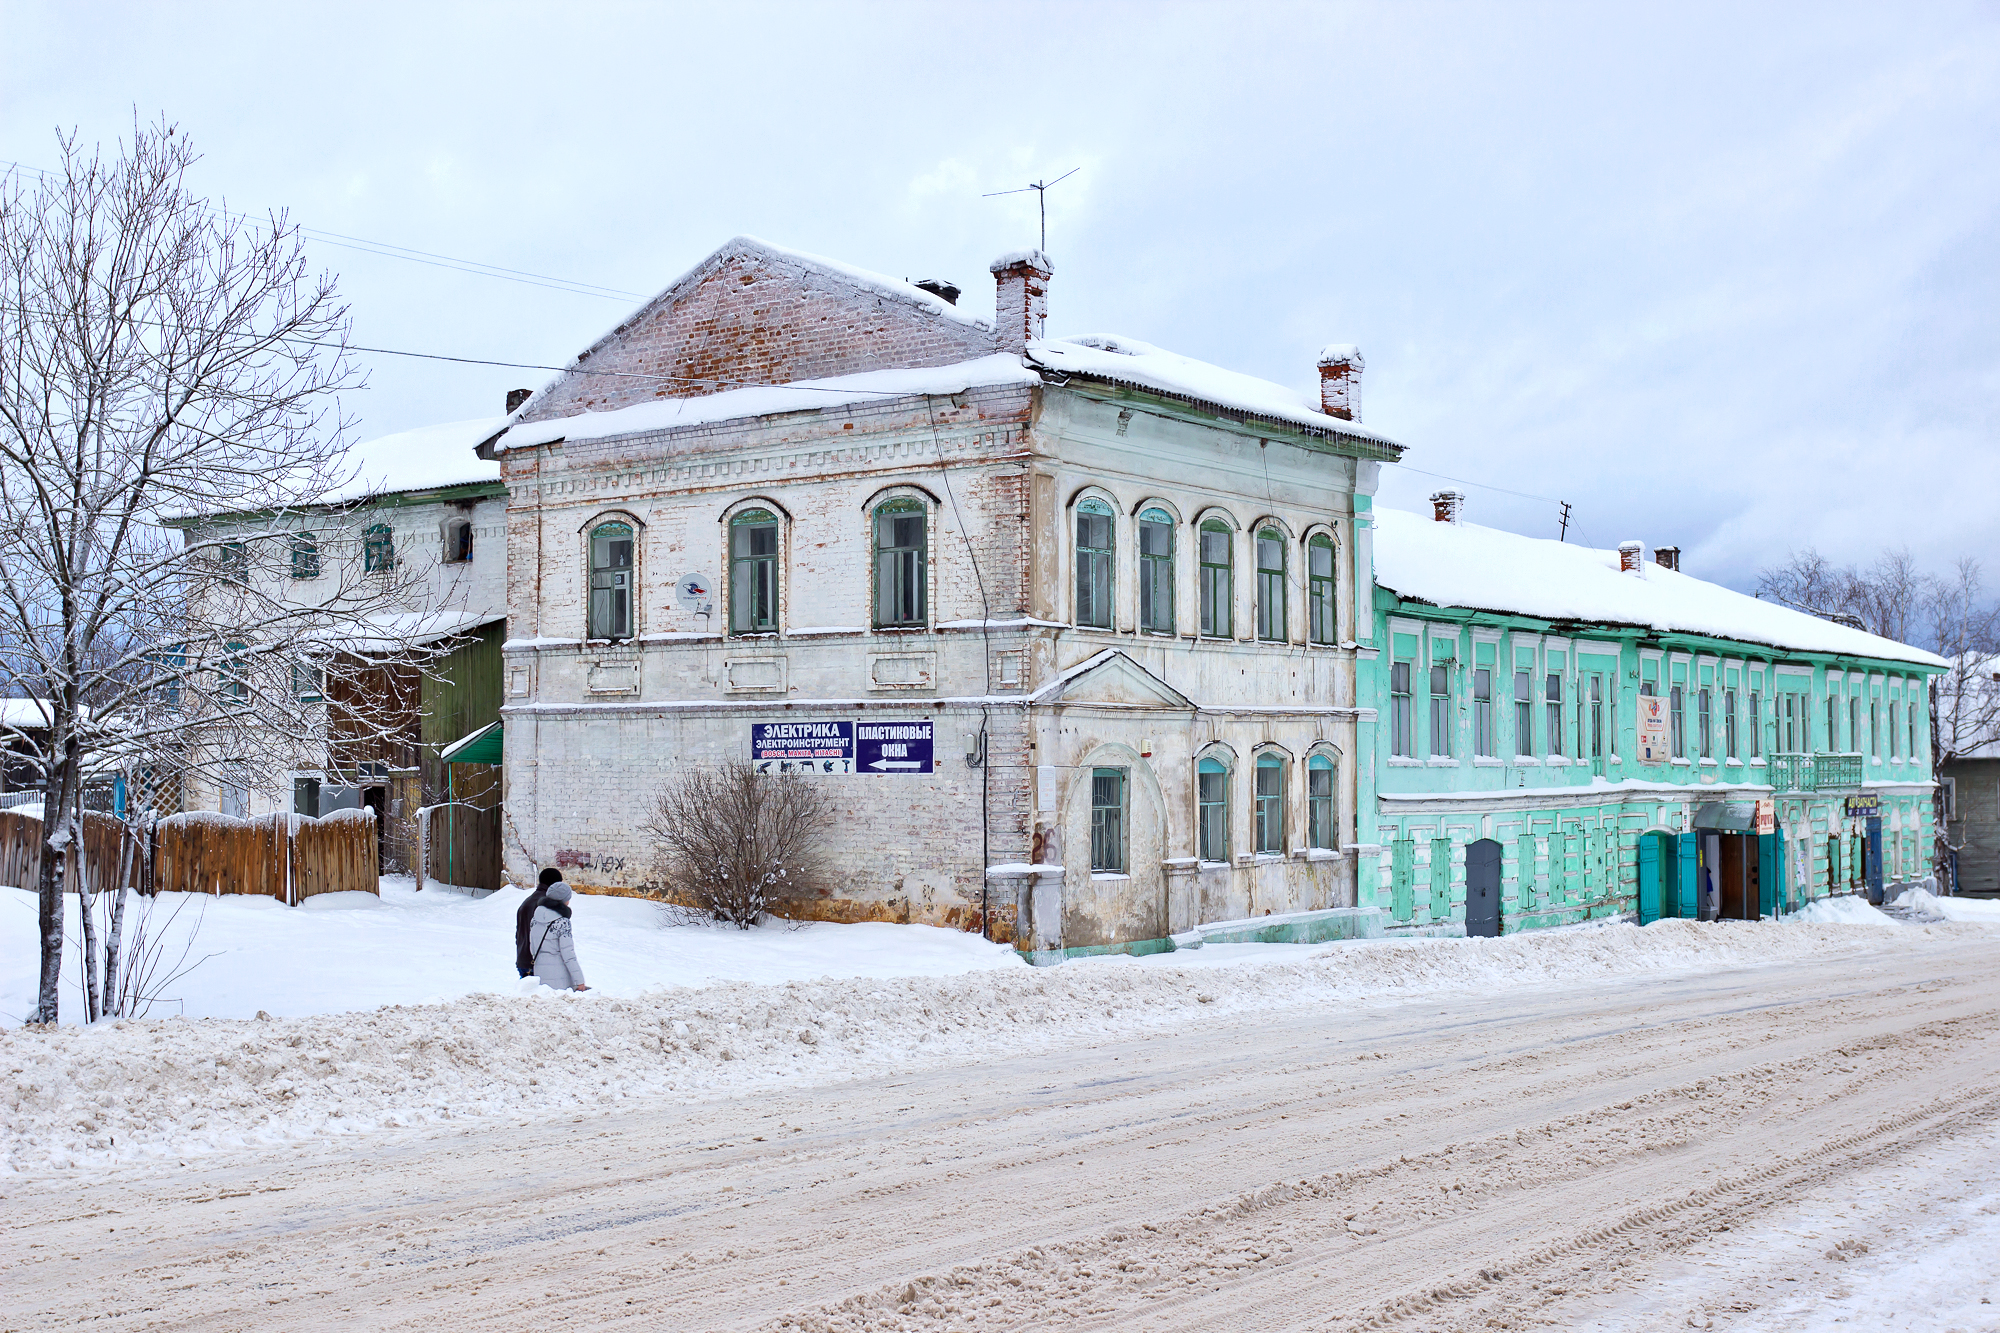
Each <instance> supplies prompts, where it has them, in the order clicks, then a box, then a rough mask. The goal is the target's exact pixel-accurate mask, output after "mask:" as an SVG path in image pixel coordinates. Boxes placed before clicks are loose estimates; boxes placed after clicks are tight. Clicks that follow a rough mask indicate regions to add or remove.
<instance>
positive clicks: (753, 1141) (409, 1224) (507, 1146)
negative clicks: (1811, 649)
mask: <svg viewBox="0 0 2000 1333" xmlns="http://www.w3.org/2000/svg"><path fill="white" fill-rule="evenodd" d="M1961 929H1965V928H1961ZM1996 1127H2000V948H1996V947H1995V941H1994V940H1993V939H1992V937H1991V936H1990V935H1988V934H1986V933H1985V932H1983V931H1974V932H1972V933H1969V934H1958V935H1951V934H1945V935H1940V936H1938V937H1937V938H1935V939H1934V940H1932V941H1929V942H1926V943H1924V944H1923V945H1922V947H1915V948H1903V949H1885V950H1880V951H1869V952H1862V953H1858V954H1854V955H1851V956H1847V957H1839V958H1815V959H1807V960H1802V961H1796V962H1790V963H1785V964H1779V965H1774V966H1768V967H1760V968H1750V969H1735V970H1729V971H1723V972H1719V973H1717V972H1710V973H1707V974H1703V975H1684V976H1678V977H1676V976H1653V977H1635V978H1632V979H1629V980H1625V981H1621V982H1618V983H1615V984H1610V985H1606V984H1602V983H1599V984H1596V985H1592V986H1587V987H1582V986H1579V987H1570V988H1560V987H1541V988H1523V989H1520V990H1515V991H1508V992H1505V993H1503V994H1500V995H1498V996H1496V997H1495V998H1492V999H1488V1000H1480V1001H1469V1000H1465V999H1451V1000H1441V999H1439V998H1436V997H1430V998H1422V999H1412V1000H1407V1001H1404V1002H1400V1003H1380V1004H1375V1005H1364V1006H1360V1007H1350V1008H1349V1009H1348V1010H1346V1011H1345V1012H1342V1013H1340V1014H1338V1015H1333V1014H1329V1013H1328V1012H1326V1011H1325V1010H1323V1009H1318V1008H1308V1007H1304V1006H1294V1007H1283V1006H1279V1007H1274V1008H1271V1009H1269V1010H1268V1011H1266V1012H1264V1013H1262V1014H1255V1013H1246V1012H1242V1011H1240V1010H1239V1011H1230V1012H1224V1013H1222V1014H1219V1015H1216V1016H1214V1017H1213V1018H1206V1017H1204V1018H1197V1019H1195V1020H1193V1021H1191V1022H1189V1023H1187V1024H1184V1025H1183V1026H1182V1027H1181V1028H1180V1029H1179V1030H1178V1031H1159V1030H1154V1031H1151V1032H1150V1033H1148V1034H1145V1035H1133V1036H1126V1037H1122V1038H1112V1039H1106V1040H1103V1041H1101V1042H1096V1043H1090V1042H1083V1043H1080V1044H1079V1043H1074V1042H1064V1043H1061V1044H1059V1045H1054V1046H1037V1047H1036V1048H1035V1049H1032V1050H1026V1051H1023V1052H1021V1053H1018V1054H1011V1055H1010V1054H1008V1053H1006V1052H992V1053H989V1054H988V1055H987V1056H986V1057H985V1058H983V1059H980V1060H977V1061H966V1060H957V1061H952V1062H947V1063H941V1064H934V1065H932V1066H930V1067H927V1068H925V1069H923V1070H921V1071H920V1072H912V1073H906V1074H894V1075H888V1076H883V1077H876V1078H871V1079H866V1080H862V1081H856V1082H848V1083H844V1084H837V1085H833V1086H822V1087H819V1088H814V1089H808V1088H802V1087H785V1088H782V1089H780V1090H776V1091H768V1090H767V1091H761V1092H758V1093H756V1094H755V1095H742V1096H733V1097H729V1098H726V1099H724V1098H717V1099H713V1100H708V1101H702V1102H696V1103H693V1104H680V1105H669V1104H666V1103H664V1102H651V1103H638V1104H635V1103H633V1102H626V1103H623V1104H621V1106H620V1107H619V1109H618V1110H617V1111H615V1112H612V1113H609V1114H605V1115H601V1116H594V1117H592V1116H579V1115H565V1116H563V1117H562V1118H561V1120H560V1121H559V1122H558V1123H542V1124H537V1125H532V1126H520V1125H517V1126H513V1127H495V1126H493V1125H492V1124H490V1123H489V1124H487V1125H486V1126H483V1127H479V1128H472V1129H466V1130H453V1131H449V1132H439V1131H436V1130H429V1131H414V1130H405V1131H384V1132H380V1133H377V1134H372V1135H370V1136H368V1137H367V1138H366V1139H365V1140H356V1139H347V1140H342V1141H324V1140H322V1141H317V1142H314V1141H308V1142H306V1143H303V1144H293V1145H286V1146H279V1147H272V1148H269V1149H265V1150H261V1151H245V1152H238V1153H230V1154H223V1155H217V1156H212V1157H207V1158H200V1159H190V1160H189V1161H188V1163H187V1165H186V1167H185V1168H184V1169H175V1168H169V1169H167V1170H165V1171H162V1170H161V1169H159V1168H154V1167H129V1168H122V1169H120V1170H117V1171H115V1172H113V1173H112V1174H110V1175H108V1176H105V1177H102V1178H99V1179H96V1180H94V1181H83V1180H77V1179H70V1180H60V1179H47V1178H45V1179H40V1180H32V1181H31V1180H29V1179H26V1178H19V1179H17V1180H16V1181H14V1182H12V1183H9V1184H8V1185H6V1186H5V1194H4V1214H5V1218H6V1222H5V1226H6V1246H5V1257H4V1258H0V1291H4V1293H5V1295H4V1297H0V1302H4V1316H5V1317H4V1321H0V1322H4V1324H5V1326H6V1327H8V1328H28V1327H56V1326H64V1327H67V1326H72V1325H76V1324H80V1323H83V1322H86V1321H99V1322H101V1321H104V1320H106V1319H107V1318H109V1317H112V1316H117V1322H118V1324H119V1325H120V1326H122V1327H147V1328H155V1327H158V1328H268V1327H306V1326H331V1325H341V1326H358V1327H369V1328H401V1327H411V1328H415V1327H425V1328H431V1329H452V1328H479V1329H512V1328H521V1329H529V1328H534V1329H539V1328H542V1327H545V1326H547V1325H549V1324H551V1323H556V1322H563V1323H569V1324H571V1325H575V1326H581V1327H591V1328H605V1327H610V1328H620V1327H628V1328H634V1329H637V1328H646V1329H660V1328H673V1329H780V1328H795V1329H825V1330H850V1329H852V1330H860V1329H926V1330H945V1329H954V1330H985V1329H1026V1328H1034V1329H1038V1330H1040V1329H1067V1328H1109V1327H1136V1328H1144V1329H1149V1330H1150V1329H1159V1330H1214V1329H1229V1330H1232V1331H1234V1330H1258V1329H1291V1328H1321V1327H1325V1328H1355V1327H1360V1326H1364V1325H1366V1326H1369V1327H1391V1328H1399V1327H1400V1328H1410V1329H1425V1330H1432V1329H1460V1328H1464V1329H1473V1328H1489V1327H1501V1328H1508V1327H1528V1326H1534V1325H1547V1324H1553V1325H1554V1326H1558V1327H1604V1328H1613V1327H1616V1328H1666V1327H1687V1326H1689V1325H1690V1324H1692V1326H1694V1327H1714V1328H1730V1327H1737V1326H1740V1327H1742V1328H1744V1329H1746V1330H1747V1329H1750V1328H1756V1329H1758V1330H1764V1329H1780V1328H1806V1327H1819V1326H1821V1324H1822V1323H1824V1321H1826V1320H1827V1319H1829V1318H1838V1317H1839V1310H1840V1308H1841V1302H1842V1301H1843V1300H1848V1301H1851V1300H1853V1299H1855V1298H1854V1294H1853V1292H1852V1290H1851V1288H1852V1287H1853V1285H1854V1281H1853V1279H1855V1278H1856V1276H1857V1275H1858V1272H1859V1266H1860V1265H1873V1269H1871V1270H1870V1271H1874V1272H1876V1273H1877V1277H1876V1278H1875V1279H1873V1281H1874V1282H1875V1283H1876V1284H1877V1285H1878V1286H1879V1284H1880V1283H1881V1282H1884V1281H1887V1282H1891V1283H1893V1282H1895V1281H1897V1280H1899V1279H1898V1276H1897V1275H1898V1274H1899V1273H1902V1272H1904V1266H1903V1265H1899V1264H1897V1263H1896V1256H1897V1255H1899V1254H1907V1253H1911V1252H1912V1251H1915V1250H1919V1249H1921V1247H1922V1246H1923V1245H1924V1244H1925V1238H1923V1237H1919V1236H1912V1235H1909V1234H1903V1233H1901V1232H1898V1231H1897V1227H1899V1226H1907V1225H1908V1224H1909V1221H1910V1219H1909V1212H1910V1209H1911V1208H1912V1207H1913V1206H1915V1205H1914V1204H1913V1201H1912V1199H1911V1197H1910V1196H1909V1191H1910V1190H1911V1189H1916V1190H1918V1191H1920V1192H1922V1191H1927V1190H1929V1189H1930V1186H1929V1185H1926V1184H1924V1183H1923V1182H1925V1181H1932V1180H1934V1179H1936V1178H1938V1173H1939V1172H1944V1173H1946V1174H1950V1173H1951V1172H1953V1171H1956V1172H1957V1174H1956V1175H1953V1177H1952V1178H1953V1180H1954V1181H1955V1182H1956V1183H1957V1184H1956V1188H1957V1191H1958V1192H1957V1194H1954V1195H1953V1196H1952V1198H1951V1199H1949V1200H1945V1199H1944V1198H1943V1196H1942V1195H1940V1196H1939V1198H1940V1202H1939V1205H1938V1206H1939V1207H1941V1208H1943V1207H1946V1206H1947V1205H1949V1206H1950V1207H1952V1208H1957V1209H1958V1213H1957V1214H1954V1216H1958V1217H1960V1220H1961V1221H1964V1220H1965V1219H1971V1221H1970V1222H1969V1223H1968V1225H1971V1226H1973V1227H1974V1230H1975V1231H1976V1230H1977V1227H1978V1226H1981V1225H1984V1226H1986V1227H1987V1231H1986V1233H1985V1234H1988V1235H1991V1234H1993V1227H1992V1226H1991V1223H1992V1215H1991V1213H1990V1211H1989V1212H1985V1213H1982V1212H1980V1207H1981V1206H1983V1205H1982V1200H1990V1199H1991V1197H1992V1196H1994V1195H1995V1194H2000V1184H1996V1181H2000V1167H1996V1166H1995V1165H1994V1164H1993V1159H1992V1157H1991V1155H1990V1151H1989V1146H1990V1145H1991V1144H1992V1143H1993V1142H1995V1137H1994V1136H1995V1131H1996ZM1954 1154H1955V1155H1954ZM1940 1163H1942V1164H1940ZM1967 1163H1971V1164H1972V1165H1971V1166H1970V1167H1969V1168H1968V1167H1967ZM1968 1169H1969V1170H1970V1171H1971V1173H1972V1175H1973V1176H1975V1177H1976V1176H1978V1175H1979V1173H1981V1172H1983V1173H1984V1185H1983V1190H1984V1192H1983V1194H1982V1193H1981V1192H1980V1190H1979V1189H1978V1188H1974V1186H1977V1185H1978V1184H1979V1183H1980V1182H1979V1181H1978V1180H1976V1179H1974V1180H1972V1181H1971V1182H1970V1183H1968V1179H1967V1174H1966V1172H1967V1170H1968ZM1926 1172H1929V1174H1928V1175H1927V1174H1926ZM1898 1182H1901V1183H1900V1184H1899V1183H1898ZM1961 1195H1962V1196H1963V1198H1960V1197H1959V1196H1961ZM1871 1209H1872V1210H1873V1211H1872V1212H1871ZM1815 1210H1818V1211H1817V1212H1816V1211H1815ZM1822 1214H1824V1216H1822ZM1836 1214H1837V1216H1835V1215H1836ZM1961 1215H1962V1216H1961ZM1980 1218H1984V1219H1985V1221H1984V1222H1983V1223H1982V1222H1980V1221H1979V1220H1978V1219H1980ZM1815 1228H1817V1229H1815ZM1738 1237H1740V1238H1741V1241H1740V1243H1739V1241H1738V1240H1737V1239H1736V1238H1738ZM1773 1237H1783V1238H1785V1239H1786V1243H1785V1244H1779V1243H1777V1242H1776V1241H1774V1240H1773V1239H1772V1238H1773ZM1843 1237H1853V1238H1857V1243H1856V1244H1850V1245H1848V1246H1846V1247H1844V1248H1843V1247H1842V1246H1841V1245H1840V1240H1841V1238H1843ZM1863 1241H1865V1242H1866V1244H1867V1247H1866V1248H1864V1247H1862V1246H1861V1242H1863ZM1974 1248H1975V1249H1976V1250H1978V1251H1979V1252H1989V1250H1990V1247H1981V1246H1974ZM1835 1251H1838V1253H1839V1257H1838V1258H1831V1257H1826V1256H1827V1254H1829V1253H1830V1252H1835ZM1850 1258H1851V1259H1852V1260H1853V1262H1849V1259H1850ZM1991 1268H1992V1266H1991V1264H1990V1262H1988V1263H1985V1264H1984V1265H1981V1266H1978V1267H1977V1268H1975V1269H1974V1270H1973V1271H1971V1272H1969V1273H1966V1274H1964V1275H1962V1276H1961V1277H1959V1278H1958V1279H1956V1280H1955V1281H1956V1285H1952V1284H1951V1283H1950V1282H1947V1285H1948V1286H1951V1290H1950V1291H1949V1292H1948V1293H1946V1295H1948V1296H1949V1297H1950V1299H1951V1300H1953V1301H1956V1302H1958V1305H1957V1306H1954V1308H1961V1307H1963V1308H1966V1309H1970V1310H1971V1311H1973V1312H1974V1313H1973V1314H1972V1315H1970V1316H1967V1315H1965V1314H1963V1313H1961V1314H1959V1315H1957V1316H1955V1318H1956V1320H1957V1322H1954V1323H1951V1324H1943V1323H1939V1324H1935V1325H1932V1324H1925V1323H1922V1322H1917V1323H1909V1322H1905V1321H1903V1320H1901V1319H1898V1320H1896V1321H1894V1322H1893V1323H1892V1324H1884V1323H1882V1322H1880V1321H1878V1320H1877V1319H1876V1318H1874V1317H1872V1316H1870V1317H1862V1318H1859V1319H1857V1320H1856V1321H1855V1322H1854V1323H1849V1324H1846V1325H1843V1327H1853V1326H1856V1324H1860V1325H1864V1326H1893V1327H1897V1328H1904V1327H1909V1328H1928V1327H1933V1326H1935V1327H1937V1328H1939V1329H1943V1328H1946V1327H1957V1328H1967V1329H1982V1328H1989V1327H1994V1326H1995V1325H1994V1324H1992V1323H1983V1322H1979V1315H1981V1314H1984V1313H1986V1312H1993V1311H2000V1304H1996V1305H1981V1304H1979V1301H1980V1298H1981V1297H1982V1296H1983V1297H1990V1298H1992V1299H1994V1300H2000V1292H1995V1291H1988V1290H1984V1289H1981V1290H1978V1291H1973V1290H1972V1289H1971V1288H1972V1287H1975V1286H1977V1284H1979V1283H1982V1282H1983V1283H1987V1284H1989V1285H1991V1283H1992V1279H1991V1278H1989V1277H1986V1276H1984V1273H1987V1272H1990V1271H1991ZM1883 1274H1886V1275H1887V1276H1883ZM1933 1276H1934V1275H1933ZM1968 1284H1970V1285H1968ZM1843 1292H1846V1295H1844V1296H1843V1295H1842V1293H1843ZM1927 1299H1930V1300H1931V1301H1932V1302H1933V1303H1934V1304H1935V1303H1936V1302H1938V1301H1942V1300H1944V1299H1945V1297H1944V1296H1937V1295H1935V1294H1934V1295H1933V1296H1932V1297H1930V1298H1927ZM1876 1313H1877V1314H1880V1313H1881V1312H1880V1311H1879V1310H1878V1311H1876ZM1990 1317H1991V1318H1994V1319H1996V1320H2000V1315H1993V1316H1990ZM1815 1321H1819V1322H1815Z"/></svg>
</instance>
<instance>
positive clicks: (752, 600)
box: [729, 510, 778, 634]
mask: <svg viewBox="0 0 2000 1333" xmlns="http://www.w3.org/2000/svg"><path fill="white" fill-rule="evenodd" d="M777 627H778V520H777V517H776V516H775V515H773V514H770V513H767V512H765V511H762V510H753V511H751V512H750V513H748V514H740V515H738V516H737V517H736V519H735V520H734V521H733V522H731V524H730V525H729V632H730V633H732V634H759V633H766V632H769V631H771V630H774V629H776V628H777Z"/></svg>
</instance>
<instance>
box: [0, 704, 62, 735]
mask: <svg viewBox="0 0 2000 1333" xmlns="http://www.w3.org/2000/svg"><path fill="white" fill-rule="evenodd" d="M54 708H55V705H53V704H52V703H50V702H49V701H48V700H47V699H0V727H6V728H11V729H16V730H20V731H39V730H43V729H45V728H46V727H48V725H49V724H50V722H51V721H52V720H53V719H54V717H55V711H54Z"/></svg>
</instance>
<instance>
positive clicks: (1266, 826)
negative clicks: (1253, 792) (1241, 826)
mask: <svg viewBox="0 0 2000 1333" xmlns="http://www.w3.org/2000/svg"><path fill="white" fill-rule="evenodd" d="M1256 814H1257V818H1256V825H1257V847H1256V850H1258V851H1260V852H1282V851H1284V850H1285V759H1284V756H1283V755H1278V754H1270V753H1265V754H1261V755H1258V756H1257V811H1256Z"/></svg>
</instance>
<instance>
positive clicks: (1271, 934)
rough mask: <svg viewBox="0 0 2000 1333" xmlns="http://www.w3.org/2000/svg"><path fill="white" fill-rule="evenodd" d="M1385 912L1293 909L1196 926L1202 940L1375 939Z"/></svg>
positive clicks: (1373, 909)
mask: <svg viewBox="0 0 2000 1333" xmlns="http://www.w3.org/2000/svg"><path fill="white" fill-rule="evenodd" d="M1387 915H1388V914H1387V913H1386V912H1384V911H1383V910H1382V909H1381V908H1379V907H1331V908H1327V909H1326V910H1324V911H1319V912H1294V913H1288V914H1287V915H1286V916H1284V917H1282V918H1278V919H1274V920H1272V921H1269V922H1262V923H1259V922H1245V923H1243V924H1241V925H1227V924H1225V925H1224V926H1223V928H1222V929H1219V930H1217V929H1212V928H1209V927H1205V926H1197V927H1195V929H1196V930H1197V931H1198V932H1199V933H1200V935H1201V942H1202V943H1203V944H1325V943H1327V942H1329V941H1333V940H1378V939H1381V938H1382V935H1383V932H1384V929H1385V927H1386V926H1387V924H1388V923H1387V922H1386V921H1385V919H1384V918H1385V917H1386V916H1387Z"/></svg>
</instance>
